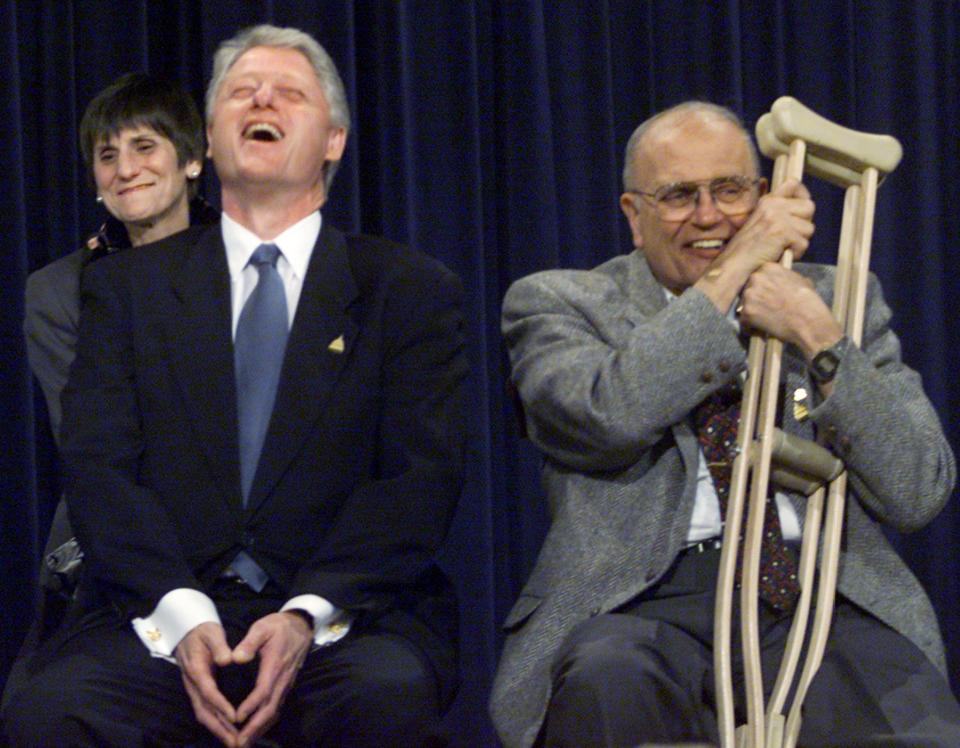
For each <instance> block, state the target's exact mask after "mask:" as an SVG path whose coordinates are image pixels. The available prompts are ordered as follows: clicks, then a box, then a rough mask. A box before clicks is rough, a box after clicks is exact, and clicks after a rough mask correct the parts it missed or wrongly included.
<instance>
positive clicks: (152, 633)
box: [147, 629, 163, 642]
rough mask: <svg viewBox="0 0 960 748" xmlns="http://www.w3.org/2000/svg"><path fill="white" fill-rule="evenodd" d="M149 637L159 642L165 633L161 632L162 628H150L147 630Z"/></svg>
mask: <svg viewBox="0 0 960 748" xmlns="http://www.w3.org/2000/svg"><path fill="white" fill-rule="evenodd" d="M147 638H148V639H149V640H150V641H152V642H158V641H160V640H161V639H162V638H163V634H161V633H160V629H150V630H149V631H148V632H147Z"/></svg>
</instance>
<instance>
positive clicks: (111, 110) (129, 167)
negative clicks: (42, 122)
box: [24, 73, 219, 440]
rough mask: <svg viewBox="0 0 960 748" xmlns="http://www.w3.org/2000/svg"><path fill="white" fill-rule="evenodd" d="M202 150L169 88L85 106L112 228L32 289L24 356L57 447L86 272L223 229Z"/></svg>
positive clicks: (190, 112)
mask: <svg viewBox="0 0 960 748" xmlns="http://www.w3.org/2000/svg"><path fill="white" fill-rule="evenodd" d="M204 150H205V139H204V131H203V120H202V119H201V117H200V113H199V111H198V110H197V106H196V104H195V103H194V101H193V99H191V98H190V96H189V95H188V94H187V93H186V92H185V91H183V89H181V88H180V87H179V86H177V85H175V84H173V83H170V82H169V81H166V80H164V79H162V78H158V77H155V76H151V75H147V74H146V73H127V74H125V75H122V76H120V77H119V78H118V79H117V80H115V81H114V82H113V83H111V84H110V85H109V86H107V87H106V88H104V89H103V90H102V91H100V93H98V94H97V95H96V96H95V97H94V98H93V99H92V100H91V101H90V103H89V105H88V106H87V109H86V111H85V112H84V115H83V119H82V120H81V122H80V151H81V153H82V155H83V160H84V163H85V164H86V167H87V174H88V176H89V178H90V180H91V182H92V185H93V187H94V188H95V189H96V192H97V202H98V203H100V204H102V205H103V206H104V207H105V208H106V211H107V217H106V220H105V221H104V223H103V225H102V226H101V227H100V230H99V231H98V232H97V233H96V234H94V235H93V236H91V237H90V238H89V239H88V240H87V241H86V242H85V244H84V246H83V247H81V248H80V249H79V250H77V251H75V252H73V253H72V254H69V255H67V256H66V257H63V258H61V259H59V260H56V261H55V262H52V263H51V264H49V265H47V266H46V267H44V268H42V269H40V270H38V271H36V272H35V273H32V274H31V275H30V277H29V278H28V279H27V290H26V316H25V320H24V331H25V333H26V339H27V356H28V358H29V360H30V368H31V369H32V370H33V373H34V375H35V376H36V377H37V379H38V380H39V382H40V386H41V387H42V388H43V394H44V397H45V398H46V401H47V409H48V411H49V413H50V426H51V429H52V431H53V436H54V439H56V440H59V436H60V415H61V411H60V393H61V392H62V391H63V387H64V385H65V384H66V382H67V374H68V373H69V371H70V364H71V363H72V362H73V358H74V354H75V348H76V342H77V325H78V323H79V318H80V303H79V302H80V298H79V297H80V290H79V289H80V273H81V271H82V270H83V267H84V266H85V265H86V264H87V263H88V262H90V261H91V260H95V259H97V258H98V257H102V256H104V255H106V254H109V253H111V252H115V251H117V250H120V249H123V248H125V247H131V246H134V247H135V246H138V245H141V244H146V243H148V242H152V241H156V240H158V239H162V238H164V237H165V236H168V235H170V234H173V233H175V232H177V231H182V230H183V229H185V228H187V226H189V225H190V224H191V223H205V222H210V221H216V220H218V219H219V214H218V213H217V211H215V210H213V209H212V208H211V207H210V206H209V205H207V204H206V203H205V202H203V201H202V200H201V199H200V198H199V197H197V184H198V178H199V176H200V172H201V170H202V168H203V156H204Z"/></svg>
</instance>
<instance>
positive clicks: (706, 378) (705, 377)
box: [700, 370, 713, 384]
mask: <svg viewBox="0 0 960 748" xmlns="http://www.w3.org/2000/svg"><path fill="white" fill-rule="evenodd" d="M700 381H701V382H703V383H704V384H709V383H710V382H712V381H713V372H712V371H710V370H705V371H702V372H700Z"/></svg>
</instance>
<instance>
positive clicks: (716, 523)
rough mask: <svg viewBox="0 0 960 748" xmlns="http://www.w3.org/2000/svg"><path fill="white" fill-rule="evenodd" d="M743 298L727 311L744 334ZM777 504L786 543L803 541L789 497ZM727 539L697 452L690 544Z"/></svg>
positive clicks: (779, 496)
mask: <svg viewBox="0 0 960 748" xmlns="http://www.w3.org/2000/svg"><path fill="white" fill-rule="evenodd" d="M663 292H664V295H665V296H666V297H667V301H668V302H670V301H672V300H673V299H675V298H676V296H674V295H673V293H671V292H670V291H669V290H668V289H666V288H664V289H663ZM739 301H740V300H739V298H737V299H734V301H733V303H732V304H731V305H730V309H729V310H728V311H727V320H728V321H729V322H730V324H731V325H733V327H734V328H735V329H736V330H737V332H739V331H740V321H739V320H738V319H737V315H736V312H735V310H736V307H737V304H738V303H739ZM773 498H774V501H776V503H777V514H778V516H779V518H780V531H781V533H782V534H783V538H784V540H788V541H794V540H799V539H800V536H801V533H802V531H801V529H800V521H799V518H798V517H797V511H796V509H795V508H794V506H793V504H792V503H790V499H789V498H788V497H787V495H786V494H784V493H782V492H781V491H777V492H776V493H775V494H774V497H773ZM722 535H723V522H722V520H721V518H720V499H719V498H718V497H717V489H716V486H715V485H714V483H713V476H711V475H710V470H709V469H708V468H707V460H706V458H705V457H704V456H703V449H702V448H698V449H697V493H696V497H695V498H694V502H693V512H692V513H691V514H690V529H689V530H688V531H687V543H688V544H689V545H693V544H695V543H699V542H701V541H703V540H711V539H713V538H719V537H721V536H722Z"/></svg>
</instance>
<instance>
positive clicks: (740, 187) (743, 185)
mask: <svg viewBox="0 0 960 748" xmlns="http://www.w3.org/2000/svg"><path fill="white" fill-rule="evenodd" d="M762 182H763V179H762V178H761V179H754V178H752V177H740V176H736V177H715V178H714V179H702V180H700V181H699V182H674V183H673V184H665V185H663V187H658V188H657V189H655V190H654V191H653V192H644V191H643V190H628V192H630V193H631V194H634V195H640V196H641V197H645V198H647V199H648V200H652V201H653V204H654V205H655V206H656V207H657V211H658V212H659V213H660V217H661V218H663V219H664V220H665V221H682V220H684V219H685V218H688V217H689V216H690V215H691V214H692V213H693V211H694V210H695V209H696V207H697V203H698V202H699V201H700V188H701V187H705V188H706V189H707V192H708V193H709V194H710V198H711V199H712V200H713V204H714V205H716V206H717V210H719V211H720V212H721V213H723V214H724V215H727V216H735V215H740V214H742V213H747V212H749V211H750V210H752V209H753V206H754V205H755V204H756V202H757V196H758V192H759V191H758V189H757V186H758V185H759V184H761V183H762Z"/></svg>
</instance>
